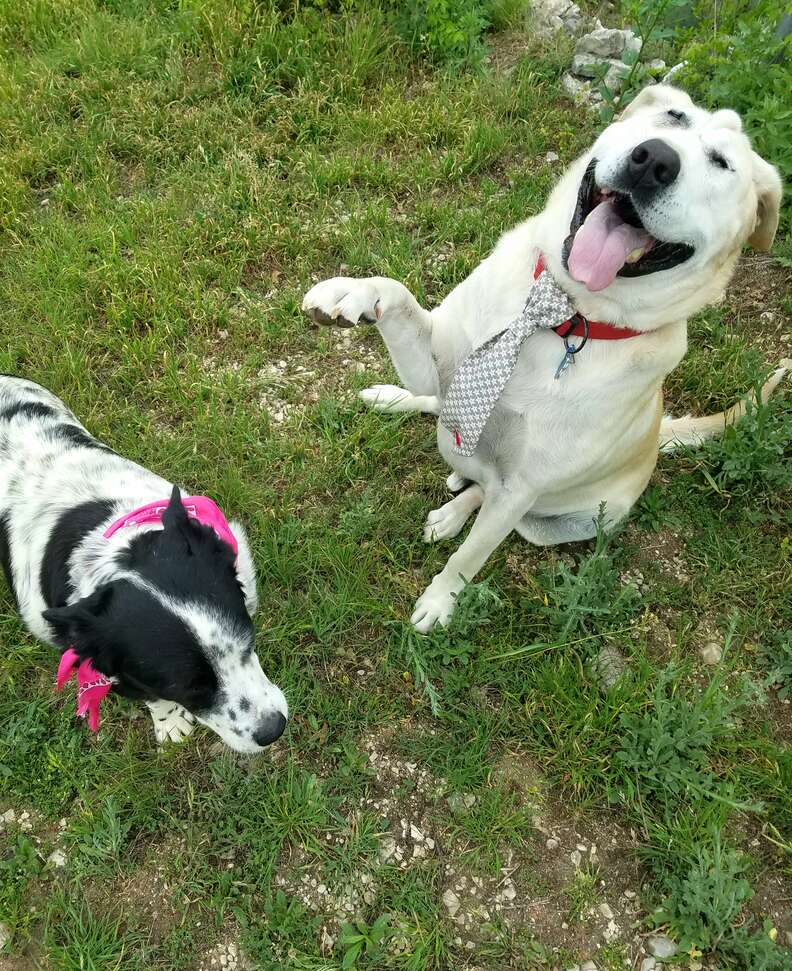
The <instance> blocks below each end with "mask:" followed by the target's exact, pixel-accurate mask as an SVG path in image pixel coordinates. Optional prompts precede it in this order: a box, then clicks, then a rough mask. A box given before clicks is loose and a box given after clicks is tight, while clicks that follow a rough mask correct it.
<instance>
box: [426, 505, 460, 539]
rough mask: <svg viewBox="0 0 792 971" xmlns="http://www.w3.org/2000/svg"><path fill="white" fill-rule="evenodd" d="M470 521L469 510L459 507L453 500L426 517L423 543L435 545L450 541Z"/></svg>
mask: <svg viewBox="0 0 792 971" xmlns="http://www.w3.org/2000/svg"><path fill="white" fill-rule="evenodd" d="M468 519H470V509H468V508H465V507H463V506H461V505H460V504H459V503H458V502H457V501H456V500H455V499H452V500H451V502H447V503H446V504H445V505H444V506H440V508H439V509H433V510H432V511H431V512H430V513H429V515H428V516H427V517H426V524H425V525H424V530H423V538H424V543H437V542H439V540H441V539H451V537H452V536H456V535H457V533H459V532H460V531H461V530H462V527H463V526H464V525H465V523H466V522H467V521H468Z"/></svg>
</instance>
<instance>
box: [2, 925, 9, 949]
mask: <svg viewBox="0 0 792 971" xmlns="http://www.w3.org/2000/svg"><path fill="white" fill-rule="evenodd" d="M10 940H11V931H10V930H9V929H8V926H7V925H6V924H0V951H2V950H3V948H4V947H5V946H6V944H8V942H9V941H10Z"/></svg>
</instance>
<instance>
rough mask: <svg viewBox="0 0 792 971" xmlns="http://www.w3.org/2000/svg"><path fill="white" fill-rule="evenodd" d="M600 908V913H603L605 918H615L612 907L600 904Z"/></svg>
mask: <svg viewBox="0 0 792 971" xmlns="http://www.w3.org/2000/svg"><path fill="white" fill-rule="evenodd" d="M598 909H599V912H600V914H602V916H603V917H604V918H605V920H613V911H612V910H611V909H610V907H609V906H608V905H607V904H600V905H599V908H598Z"/></svg>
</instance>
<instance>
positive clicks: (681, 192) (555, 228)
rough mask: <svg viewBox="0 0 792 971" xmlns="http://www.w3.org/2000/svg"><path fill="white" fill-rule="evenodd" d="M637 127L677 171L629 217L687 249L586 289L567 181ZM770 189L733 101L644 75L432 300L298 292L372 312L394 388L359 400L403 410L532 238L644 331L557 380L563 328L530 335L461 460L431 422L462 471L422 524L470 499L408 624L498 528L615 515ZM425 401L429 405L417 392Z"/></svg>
mask: <svg viewBox="0 0 792 971" xmlns="http://www.w3.org/2000/svg"><path fill="white" fill-rule="evenodd" d="M669 108H674V109H676V110H681V111H684V112H685V114H686V115H687V118H688V120H689V122H690V124H689V126H688V127H681V126H680V125H678V124H675V123H674V121H673V119H672V118H671V116H669V115H668V110H669ZM650 138H662V139H663V140H665V141H666V142H668V143H669V144H670V145H671V146H672V147H673V148H674V149H675V150H676V151H677V152H678V154H679V156H680V159H681V170H680V173H679V176H678V178H677V179H676V181H675V182H674V184H673V185H672V186H670V187H669V188H668V189H667V190H664V191H663V192H662V194H659V195H658V196H657V197H656V199H655V200H654V201H653V202H652V203H651V204H648V205H647V206H646V207H645V208H642V209H641V210H640V215H641V218H642V220H643V222H644V225H645V227H646V228H647V229H648V230H649V231H650V232H651V233H652V234H653V235H655V236H656V237H658V238H659V239H662V240H667V241H671V242H684V243H687V244H689V245H692V246H694V247H695V253H694V255H693V256H692V257H691V258H690V259H688V260H687V261H686V262H685V263H683V264H681V265H679V266H676V267H674V268H672V269H668V270H664V271H661V272H656V273H654V274H651V275H646V276H640V277H634V278H628V277H617V278H616V279H615V280H614V281H613V282H612V283H611V284H610V285H609V286H608V287H606V288H605V289H604V290H601V291H599V292H590V291H589V290H587V289H586V287H585V286H583V285H582V284H580V283H577V282H576V281H574V280H573V279H572V278H571V277H570V276H569V274H568V273H567V272H566V270H565V268H564V266H563V263H562V246H563V242H564V239H565V237H566V236H567V234H568V233H569V225H570V221H571V218H572V214H573V211H574V208H575V204H576V200H577V195H578V188H579V185H580V182H581V179H582V177H583V174H584V172H585V170H586V168H587V166H588V164H589V162H590V161H591V159H593V158H595V159H597V165H596V170H595V171H596V178H597V183H598V185H600V186H604V187H608V185H609V180H610V179H611V178H612V177H613V176H614V174H615V173H616V172H617V171H618V170H619V168H620V167H621V166H623V165H624V163H625V161H626V159H627V158H628V157H629V155H630V153H631V152H632V150H633V148H635V146H637V145H639V144H640V143H641V142H643V141H645V140H647V139H650ZM712 152H719V153H721V154H722V155H723V156H724V157H725V158H727V159H728V162H729V170H728V171H726V170H723V169H721V168H718V167H715V166H714V165H713V164H712V162H711V158H710V155H711V153H712ZM779 200H780V179H779V176H778V173H777V172H776V171H775V169H773V168H772V166H770V165H768V164H767V163H766V162H764V161H763V160H762V159H760V158H759V157H758V156H757V155H756V154H755V153H754V152H753V151H752V150H751V146H750V142H749V141H748V139H747V137H746V136H745V135H744V134H743V133H742V130H741V125H740V124H739V118H738V117H737V116H736V115H735V114H734V112H717V113H715V114H710V113H708V112H706V111H704V110H702V109H699V108H697V107H695V106H694V105H693V103H692V102H691V100H690V98H689V97H688V96H687V95H686V94H684V93H683V92H681V91H677V90H675V89H673V88H668V87H662V86H655V87H652V88H649V89H646V90H645V91H644V92H643V93H642V94H641V95H639V97H638V98H637V99H636V100H635V101H634V102H633V104H632V105H630V107H629V108H628V109H627V110H626V111H625V112H624V114H623V116H622V119H620V120H619V121H617V122H616V123H614V124H612V125H611V126H610V127H609V128H607V129H606V130H605V131H604V132H603V133H602V135H601V136H600V137H599V138H598V139H597V141H596V142H595V144H594V145H593V146H592V148H591V149H590V150H589V151H588V152H586V153H585V154H584V155H583V156H582V157H581V158H579V159H578V160H577V161H576V162H575V163H574V164H573V165H572V166H571V167H570V169H569V170H568V171H567V172H566V173H565V175H564V176H563V177H562V179H561V181H560V182H559V184H558V185H557V186H556V188H555V190H554V191H553V193H552V195H551V197H550V200H549V202H548V204H547V207H546V208H545V210H544V211H543V212H542V213H540V214H539V215H538V216H535V217H534V218H532V219H529V220H527V221H526V222H524V223H522V224H521V225H519V226H517V227H516V228H515V229H512V230H511V231H510V232H507V233H506V234H505V235H504V236H503V238H502V239H501V240H500V242H499V243H498V245H497V246H496V248H495V250H494V252H493V253H492V254H491V255H490V256H489V257H488V258H487V259H485V260H484V261H483V262H482V263H481V264H480V265H479V266H478V267H477V268H476V269H475V270H474V271H473V273H471V275H470V276H469V277H468V278H467V279H466V280H464V281H463V282H462V283H461V284H460V285H459V286H458V287H456V289H455V290H453V291H452V292H451V293H450V294H449V295H448V296H447V297H446V299H445V300H444V301H443V302H442V303H441V304H440V306H439V307H437V308H436V309H434V310H433V311H431V312H429V311H427V310H425V309H423V308H422V307H421V306H420V305H419V304H418V303H417V301H416V300H415V298H414V297H413V296H412V294H410V293H409V291H408V290H407V289H406V288H405V287H404V286H403V285H402V284H401V283H398V282H396V281H394V280H389V279H385V278H382V277H373V278H370V279H367V280H354V279H349V278H345V277H337V278H335V279H331V280H326V281H324V282H323V283H319V284H317V285H316V286H315V287H313V288H312V289H311V290H310V291H309V292H308V293H307V294H306V296H305V299H304V302H303V308H304V309H305V310H307V311H310V312H312V313H314V315H315V316H317V319H320V320H327V318H330V319H333V318H338V317H339V316H340V317H343V318H345V319H346V320H347V321H349V322H351V323H356V322H358V320H359V319H364V320H368V321H376V326H377V328H378V329H379V331H380V333H381V334H382V337H383V338H384V340H385V342H386V344H387V346H388V350H389V352H390V355H391V358H392V360H393V363H394V366H395V367H396V370H397V372H398V374H399V376H400V378H401V379H402V381H403V382H404V385H405V388H406V390H405V391H404V392H403V395H404V397H403V396H401V395H399V393H398V392H399V390H400V389H394V388H393V387H392V386H386V389H387V390H382V386H377V387H376V388H375V389H371V391H370V392H369V393H366V392H363V397H364V400H367V401H369V403H373V404H374V405H375V406H376V407H382V406H383V405H384V406H385V409H387V410H400V411H401V410H406V406H407V405H409V404H410V403H411V402H412V403H413V404H414V405H415V407H414V408H413V410H431V411H438V410H439V407H440V406H441V405H442V399H443V394H444V392H445V390H446V389H447V387H448V384H449V381H450V379H451V376H452V375H453V373H454V371H455V370H456V368H457V367H458V365H459V363H460V362H461V361H462V359H463V358H464V357H465V356H466V355H467V354H468V352H469V351H470V350H471V349H472V348H474V347H477V346H479V345H480V344H482V343H483V342H484V341H486V340H487V339H488V338H489V337H491V336H492V335H494V334H496V333H498V332H499V331H500V330H502V329H503V328H504V327H505V326H507V325H508V324H509V323H510V322H511V321H512V320H513V319H514V318H515V317H516V316H517V315H518V314H519V312H520V311H521V309H522V308H523V306H524V304H525V301H526V297H527V295H528V292H529V290H530V288H531V286H532V284H533V273H532V271H533V268H534V266H535V264H536V261H537V257H538V256H539V254H540V253H541V254H543V255H544V258H545V263H546V266H547V268H548V270H549V271H550V272H551V273H552V274H553V276H554V277H555V278H556V280H557V281H558V282H559V283H561V285H562V286H563V287H564V289H565V290H566V291H567V293H568V294H569V295H570V297H571V298H572V299H573V301H574V303H575V305H576V306H577V309H578V310H579V312H580V313H582V314H584V315H585V316H587V317H588V318H589V319H591V320H601V321H609V322H610V323H612V324H614V325H616V326H622V327H630V328H632V329H634V330H639V331H641V332H642V334H641V336H640V337H636V338H633V339H628V340H620V341H604V340H590V341H589V342H588V344H587V345H586V347H585V348H584V349H583V350H582V351H581V352H580V354H579V355H577V357H576V359H575V363H574V365H573V366H571V367H570V368H569V369H568V370H567V372H566V374H565V375H564V376H563V377H562V378H561V379H560V380H557V381H556V380H554V373H555V370H556V367H557V366H558V363H559V360H560V358H561V355H562V351H563V347H562V345H561V342H560V340H559V338H558V336H557V335H555V334H553V333H549V332H546V331H545V332H538V333H536V334H535V335H534V336H532V337H531V338H530V340H529V341H528V343H527V344H526V345H525V347H524V348H523V351H522V353H521V355H520V359H519V361H518V364H517V368H516V370H515V372H514V374H513V375H512V377H511V379H510V381H509V382H508V384H507V385H506V388H505V390H504V393H503V395H502V397H501V399H500V401H499V402H498V404H497V405H496V408H495V410H494V412H493V414H492V416H491V418H490V420H489V422H488V424H487V426H486V428H485V430H484V434H483V435H482V438H481V440H480V442H479V446H478V448H477V450H476V452H475V454H474V455H473V456H472V457H470V458H464V457H462V456H460V455H457V454H456V453H455V452H454V451H453V447H452V439H451V434H450V433H449V432H448V430H447V429H445V428H444V427H443V426H442V425H440V424H438V446H439V449H440V453H441V455H442V456H443V458H444V459H445V460H446V462H447V463H448V464H449V465H450V466H451V467H452V469H453V470H454V472H453V474H452V476H451V477H449V486H450V487H451V488H452V489H453V488H454V487H459V486H461V484H462V483H463V481H464V480H468V481H470V482H472V483H474V485H472V486H470V487H469V488H468V490H467V491H466V492H463V493H462V494H461V495H460V496H458V497H457V498H456V499H454V500H452V501H451V502H450V503H447V504H446V505H445V506H443V507H442V508H441V509H440V510H436V511H435V512H433V513H430V515H429V519H428V521H427V525H426V528H425V538H426V539H427V540H430V541H431V540H436V539H443V538H446V537H450V536H453V535H455V534H456V533H457V532H459V530H460V529H461V528H462V526H463V524H464V521H465V519H466V518H467V517H468V516H469V515H471V514H472V512H473V511H474V510H475V508H476V507H477V506H479V505H480V507H481V508H480V512H479V514H478V516H477V518H476V520H475V522H474V524H473V527H472V528H471V530H470V533H469V534H468V536H467V538H466V540H465V541H464V542H463V543H462V545H461V546H460V547H459V549H458V550H457V551H456V552H454V553H453V554H452V555H451V557H450V558H449V560H448V563H447V564H446V566H445V568H444V569H443V570H442V571H441V572H440V573H439V574H437V576H435V578H434V579H433V580H432V582H431V584H430V585H429V587H428V588H427V589H426V591H424V593H423V594H422V595H421V597H420V598H419V599H418V602H417V604H416V607H415V610H414V612H413V614H412V622H413V624H414V625H415V626H416V628H417V629H418V630H419V631H427V630H429V629H430V628H431V627H432V626H433V625H434V624H435V623H438V622H439V623H445V622H446V621H447V620H448V619H449V617H450V615H451V613H452V611H453V608H454V600H455V597H456V595H457V594H458V593H459V591H460V590H461V589H462V588H463V586H464V584H465V582H466V581H469V580H472V579H473V577H474V576H475V575H476V573H478V571H479V570H480V569H481V567H482V566H483V565H484V563H485V562H486V560H487V558H488V557H489V556H490V554H491V553H492V552H493V551H494V550H495V549H496V547H497V546H498V545H499V544H500V543H501V542H502V541H503V540H504V539H505V538H506V537H507V536H508V535H509V533H511V531H512V530H514V529H516V530H517V531H518V532H519V533H521V534H522V535H523V536H524V537H525V538H526V539H528V540H529V541H530V542H532V543H536V544H539V545H546V544H553V543H561V542H568V541H572V540H579V539H586V538H589V537H591V536H592V535H593V533H594V531H595V527H594V519H595V517H596V515H597V510H598V508H599V505H600V503H601V502H605V503H606V508H607V517H608V521H609V522H610V523H615V522H617V521H618V520H620V519H622V518H623V517H624V516H626V515H627V513H628V512H629V510H630V508H631V506H632V505H633V503H634V502H635V501H636V499H637V498H638V496H639V495H640V494H641V492H642V491H643V489H644V488H645V486H646V483H647V482H648V480H649V477H650V475H651V473H652V470H653V468H654V465H655V463H656V460H657V446H658V429H659V422H660V417H661V413H662V384H663V379H664V378H665V376H666V375H667V374H668V373H669V372H670V371H671V370H672V369H673V368H674V367H676V365H677V364H678V363H679V362H680V361H681V359H682V357H683V356H684V354H685V351H686V348H687V319H688V317H689V316H690V314H692V313H693V312H695V311H697V310H699V309H700V308H701V307H703V306H704V305H706V304H707V303H710V302H712V301H714V300H716V299H717V298H719V297H720V295H721V293H722V292H723V289H724V287H725V286H726V283H727V282H728V280H729V278H730V276H731V273H732V271H733V268H734V265H735V262H736V260H737V257H738V255H739V252H740V248H741V246H742V244H743V243H744V242H745V241H746V240H748V239H749V237H750V239H751V240H752V241H754V242H755V244H756V245H759V246H763V247H764V248H767V247H768V246H769V245H770V243H771V242H772V236H773V233H774V232H775V226H776V225H777V219H778V204H779ZM407 396H413V397H407ZM427 400H430V401H431V402H432V408H431V409H425V408H423V407H421V406H420V405H418V404H417V403H418V402H421V403H422V404H423V403H425V402H426V401H427Z"/></svg>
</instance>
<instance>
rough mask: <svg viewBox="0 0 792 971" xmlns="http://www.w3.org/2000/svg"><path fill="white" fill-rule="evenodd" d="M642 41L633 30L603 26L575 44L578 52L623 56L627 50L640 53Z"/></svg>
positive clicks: (598, 55) (600, 55)
mask: <svg viewBox="0 0 792 971" xmlns="http://www.w3.org/2000/svg"><path fill="white" fill-rule="evenodd" d="M640 49H641V41H640V39H639V38H638V37H636V36H635V34H634V33H633V32H632V31H631V30H618V29H616V28H613V29H610V28H608V27H603V28H601V29H600V30H592V32H591V33H590V34H584V35H583V36H582V37H581V38H580V40H579V41H578V42H577V45H576V46H575V53H576V54H594V55H596V56H597V57H621V56H622V54H624V52H625V51H633V52H634V53H636V54H637V53H638V52H639V51H640Z"/></svg>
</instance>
